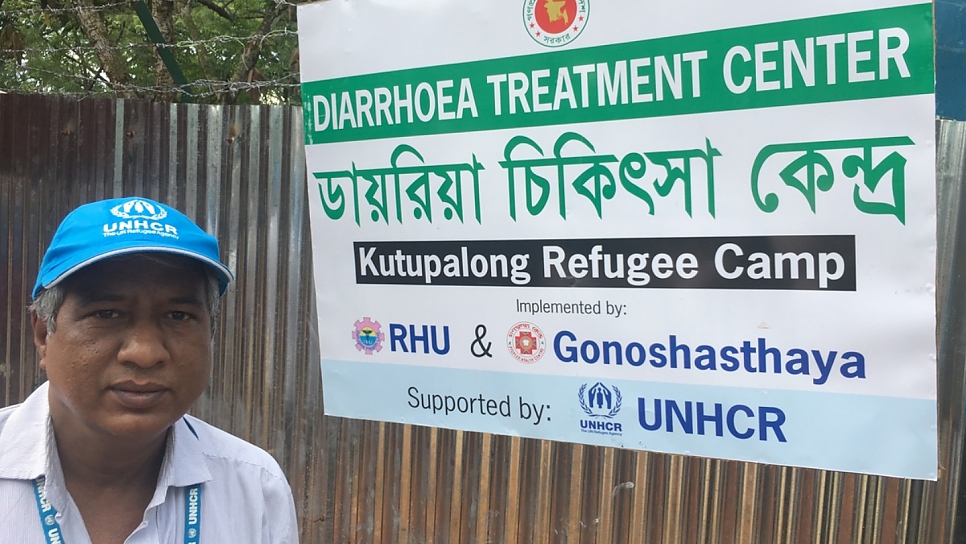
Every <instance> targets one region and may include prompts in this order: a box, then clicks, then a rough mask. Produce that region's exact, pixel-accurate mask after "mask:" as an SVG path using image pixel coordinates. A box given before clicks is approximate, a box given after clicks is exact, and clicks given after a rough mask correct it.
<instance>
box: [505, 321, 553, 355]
mask: <svg viewBox="0 0 966 544" xmlns="http://www.w3.org/2000/svg"><path fill="white" fill-rule="evenodd" d="M506 347H507V349H508V350H509V351H510V355H512V356H513V358H514V359H516V360H517V361H520V362H521V363H524V364H528V365H529V364H532V363H535V362H537V361H539V360H540V358H541V357H543V354H544V353H545V352H546V351H547V338H546V336H545V335H544V334H543V331H542V330H540V327H538V326H536V325H534V324H533V323H528V322H526V321H522V322H520V323H517V324H516V325H514V326H512V327H510V331H509V332H507V335H506Z"/></svg>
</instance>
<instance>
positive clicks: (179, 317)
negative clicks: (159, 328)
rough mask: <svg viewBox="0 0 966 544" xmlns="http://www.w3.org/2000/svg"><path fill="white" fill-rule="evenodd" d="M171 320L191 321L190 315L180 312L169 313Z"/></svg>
mask: <svg viewBox="0 0 966 544" xmlns="http://www.w3.org/2000/svg"><path fill="white" fill-rule="evenodd" d="M171 319H174V320H175V321H187V320H189V319H191V314H189V313H188V312H182V311H180V310H179V311H174V312H171Z"/></svg>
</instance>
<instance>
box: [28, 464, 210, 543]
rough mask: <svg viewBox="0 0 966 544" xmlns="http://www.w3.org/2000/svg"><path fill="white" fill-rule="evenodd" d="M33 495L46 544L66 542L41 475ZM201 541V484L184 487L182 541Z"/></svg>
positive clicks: (35, 481) (36, 481)
mask: <svg viewBox="0 0 966 544" xmlns="http://www.w3.org/2000/svg"><path fill="white" fill-rule="evenodd" d="M34 497H35V498H36V499H37V513H38V514H39V515H40V528H41V530H42V531H43V532H44V538H46V539H47V544H66V543H65V542H64V533H63V531H61V530H60V523H58V522H57V509H56V508H54V505H52V504H50V502H49V501H48V500H47V485H46V480H45V479H44V477H43V476H41V477H40V478H37V479H36V480H34ZM200 541H201V484H195V485H193V486H190V487H188V488H186V489H185V499H184V542H185V544H198V543H199V542H200Z"/></svg>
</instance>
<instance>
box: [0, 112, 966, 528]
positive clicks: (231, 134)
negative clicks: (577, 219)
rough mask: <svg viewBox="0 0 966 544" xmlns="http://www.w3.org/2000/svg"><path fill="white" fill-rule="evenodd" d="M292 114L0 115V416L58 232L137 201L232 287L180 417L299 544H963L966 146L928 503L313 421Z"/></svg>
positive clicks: (794, 473) (733, 472)
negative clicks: (231, 279)
mask: <svg viewBox="0 0 966 544" xmlns="http://www.w3.org/2000/svg"><path fill="white" fill-rule="evenodd" d="M300 113H301V112H300V110H298V109H297V108H287V107H268V106H258V107H250V108H247V107H246V108H242V107H218V106H194V105H183V104H154V103H147V102H133V101H112V100H80V101H78V100H74V99H67V98H62V97H49V96H16V95H0V266H2V271H0V404H2V405H8V404H13V403H16V402H19V401H20V400H21V399H23V398H24V397H25V396H26V395H27V394H28V393H29V392H30V391H31V390H32V389H33V388H34V387H35V386H36V385H37V384H38V383H40V382H41V381H42V380H43V375H42V374H41V373H40V372H39V370H38V368H37V365H36V355H35V352H34V348H33V345H32V342H31V338H30V334H29V332H28V327H27V321H26V311H25V307H26V305H27V303H28V302H29V301H28V299H27V293H28V291H29V290H30V287H31V286H32V284H33V281H34V278H35V275H36V271H37V268H38V266H39V263H40V259H41V256H42V252H43V250H44V248H45V247H46V244H47V243H48V241H49V240H50V237H51V236H52V235H53V231H54V229H55V228H56V226H57V224H58V222H59V221H60V219H61V218H62V217H63V216H64V215H66V213H67V212H68V211H69V210H70V209H72V208H73V207H75V206H76V205H78V204H81V203H83V202H86V201H90V200H95V199H98V198H106V197H113V196H126V195H144V196H148V197H151V198H155V199H158V200H161V201H164V202H167V203H169V204H172V205H174V206H176V207H178V208H180V209H182V210H184V211H185V212H186V213H187V214H188V215H189V216H190V217H192V218H194V219H195V220H196V221H198V222H199V223H200V224H201V225H203V226H205V227H206V228H207V229H208V230H209V231H211V232H215V233H217V235H218V237H219V239H220V240H221V242H222V252H223V258H224V259H225V261H226V262H227V263H228V264H229V265H230V266H231V267H232V268H233V269H234V270H235V271H236V272H237V276H238V282H237V284H236V285H235V286H234V288H233V289H232V290H231V291H230V292H229V293H228V295H227V296H226V297H225V300H224V306H223V311H222V316H221V324H220V326H219V332H218V337H217V342H216V360H217V362H216V365H215V368H214V375H213V378H212V382H211V386H210V387H209V389H208V390H207V392H206V393H205V394H204V396H203V397H202V399H201V400H200V402H199V403H198V405H197V406H196V407H195V409H194V412H195V413H196V414H198V415H199V416H201V417H203V418H205V419H207V420H208V421H210V422H212V423H214V424H215V425H218V426H219V427H222V428H224V429H226V430H228V431H230V432H232V433H234V434H236V435H239V436H241V437H243V438H245V439H247V440H250V441H252V442H254V443H256V444H259V445H261V446H262V447H264V448H265V449H267V450H268V451H269V452H271V453H272V454H273V455H274V456H275V457H276V458H277V459H278V460H279V462H280V463H281V465H282V467H283V468H284V469H285V471H286V473H287V474H288V476H289V479H290V481H291V483H292V488H293V490H294V492H295V497H296V502H297V505H298V508H299V515H300V520H301V523H302V540H303V542H305V543H369V542H372V543H387V544H395V543H408V542H414V543H423V542H426V543H430V542H435V543H439V544H449V543H457V542H458V543H531V542H532V543H538V544H542V543H661V542H664V543H678V542H681V543H690V542H696V543H732V542H740V543H762V544H772V543H802V544H805V543H809V544H811V543H853V542H855V543H883V544H891V543H909V544H912V543H940V542H962V541H966V533H964V531H963V530H962V528H959V529H957V524H955V523H954V520H956V518H957V517H962V514H963V513H962V512H960V510H961V509H962V507H963V506H964V505H966V501H963V502H957V498H958V496H959V495H960V490H961V489H963V488H962V484H961V478H962V470H961V464H962V448H963V430H964V421H963V411H964V384H966V376H964V362H966V330H964V329H966V313H964V309H966V298H964V294H966V276H964V272H966V251H962V250H961V249H962V246H963V245H964V244H966V222H963V221H961V218H963V217H966V198H964V195H963V194H962V193H961V185H962V183H963V182H964V179H966V162H964V158H966V124H964V123H959V122H952V121H941V122H939V123H938V124H937V129H938V132H937V134H938V164H937V169H938V170H937V171H938V174H939V176H938V178H939V204H940V208H939V239H940V243H939V277H938V293H939V297H938V299H939V308H940V319H939V324H940V350H939V383H940V392H939V393H940V419H939V421H940V431H939V432H940V452H939V459H940V480H939V481H938V482H935V483H933V482H918V481H910V480H898V479H893V478H878V477H871V476H858V475H852V474H843V473H834V472H825V471H817V470H805V469H791V468H782V467H776V466H766V465H756V464H751V463H738V462H728V461H716V460H708V459H701V458H690V457H681V456H674V455H664V454H654V453H643V452H632V451H621V450H614V449H609V448H599V447H590V446H581V445H572V444H561V443H555V442H547V441H538V440H528V439H519V438H510V437H502V436H494V435H485V434H479V433H469V432H457V431H450V430H440V429H430V428H422V427H412V426H407V425H397V424H384V423H373V422H363V421H353V420H344V419H339V418H329V417H324V416H323V415H322V387H321V383H322V382H321V376H320V372H319V366H318V360H319V353H318V349H319V348H318V340H317V330H316V327H317V325H316V320H315V315H314V308H315V303H314V293H313V291H312V263H311V255H310V240H309V229H308V214H307V207H306V198H307V196H306V190H305V171H304V168H305V167H304V161H303V155H302V149H301V115H300ZM868 454H869V455H877V452H875V451H869V452H868ZM960 525H961V524H960Z"/></svg>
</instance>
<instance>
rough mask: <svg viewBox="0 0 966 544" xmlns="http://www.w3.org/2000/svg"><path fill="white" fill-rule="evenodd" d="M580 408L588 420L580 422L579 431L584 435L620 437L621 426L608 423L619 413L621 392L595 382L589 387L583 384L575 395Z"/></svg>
mask: <svg viewBox="0 0 966 544" xmlns="http://www.w3.org/2000/svg"><path fill="white" fill-rule="evenodd" d="M577 397H578V398H579V399H580V407H581V408H582V409H583V410H584V413H586V414H587V415H588V416H590V419H581V420H580V430H581V431H583V432H585V433H594V434H605V435H611V436H620V435H622V434H623V430H622V428H621V424H620V423H617V422H614V421H609V420H611V419H614V417H615V416H616V415H617V414H618V412H620V411H621V390H620V389H618V388H617V387H616V386H612V387H608V386H606V385H604V384H603V383H601V382H597V383H595V384H593V385H591V386H590V387H588V386H587V384H586V383H585V384H584V385H582V386H580V392H579V393H578V394H577Z"/></svg>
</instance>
